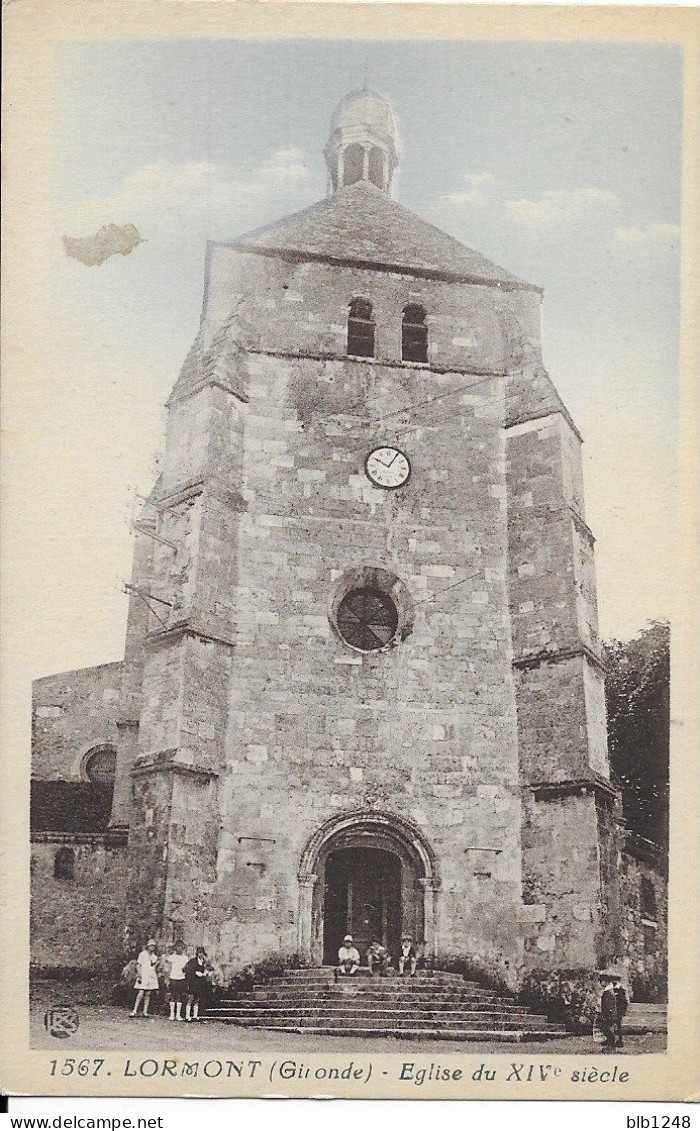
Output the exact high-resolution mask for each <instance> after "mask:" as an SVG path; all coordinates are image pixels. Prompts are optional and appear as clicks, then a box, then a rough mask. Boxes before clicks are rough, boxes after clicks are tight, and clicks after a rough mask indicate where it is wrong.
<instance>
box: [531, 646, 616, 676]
mask: <svg viewBox="0 0 700 1131" xmlns="http://www.w3.org/2000/svg"><path fill="white" fill-rule="evenodd" d="M575 656H585V658H586V659H587V660H588V661H589V662H590V663H591V664H593V666H594V667H596V668H598V669H599V670H600V671H601V672H604V671H605V664H604V663H603V661H602V659H601V657H600V656H597V655H596V653H595V652H593V651H592V650H591V649H590V648H589V647H588V646H587V645H586V644H579V645H578V647H576V648H562V649H560V650H559V651H557V652H547V651H542V652H533V653H532V655H530V656H518V657H516V658H515V659H514V660H513V667H514V668H521V669H523V670H528V669H529V668H538V667H539V666H540V664H558V663H562V662H563V661H564V660H571V659H573V658H574V657H575Z"/></svg>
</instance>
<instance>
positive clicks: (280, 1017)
mask: <svg viewBox="0 0 700 1131" xmlns="http://www.w3.org/2000/svg"><path fill="white" fill-rule="evenodd" d="M207 1017H216V1018H218V1019H219V1020H226V1019H230V1020H235V1021H240V1022H243V1023H246V1022H253V1023H256V1022H257V1023H260V1024H261V1023H262V1022H263V1021H269V1022H270V1023H271V1024H278V1023H290V1024H291V1023H297V1024H301V1023H305V1022H321V1023H322V1022H326V1023H327V1024H331V1023H333V1024H338V1025H343V1026H346V1025H348V1024H353V1023H354V1024H370V1023H372V1024H373V1023H374V1022H379V1023H380V1024H384V1025H393V1026H405V1025H407V1024H408V1025H410V1026H412V1025H414V1024H415V1025H418V1024H420V1025H424V1024H432V1025H436V1024H446V1025H447V1024H451V1023H453V1022H458V1023H460V1024H462V1023H463V1024H471V1025H472V1026H473V1027H474V1028H494V1027H495V1028H499V1027H501V1028H509V1029H510V1028H523V1027H524V1026H528V1027H529V1026H532V1025H538V1026H541V1027H542V1028H552V1029H555V1030H556V1029H558V1026H557V1025H554V1024H553V1023H552V1022H549V1021H545V1020H544V1019H542V1018H539V1017H536V1016H534V1015H533V1014H527V1013H521V1014H507V1013H505V1014H504V1013H484V1014H481V1015H479V1014H473V1013H469V1012H468V1011H466V1010H453V1011H450V1012H449V1013H442V1012H440V1011H435V1010H425V1011H423V1010H420V1011H416V1012H410V1013H399V1012H397V1011H395V1010H367V1009H365V1010H357V1011H354V1012H352V1013H345V1014H343V1013H326V1012H324V1011H323V1010H315V1009H312V1010H305V1009H299V1010H294V1009H284V1010H248V1011H242V1010H232V1009H231V1010H222V1009H208V1010H207Z"/></svg>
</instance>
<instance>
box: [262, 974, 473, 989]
mask: <svg viewBox="0 0 700 1131" xmlns="http://www.w3.org/2000/svg"><path fill="white" fill-rule="evenodd" d="M373 982H386V984H387V985H395V986H400V985H423V986H434V987H435V988H438V987H440V988H443V990H449V988H451V987H453V986H470V987H472V988H474V990H482V988H483V986H481V985H479V984H478V983H477V982H467V981H466V979H465V978H460V977H455V978H449V979H444V981H443V979H442V978H432V977H430V978H429V977H420V976H418V975H417V974H416V975H415V977H411V976H408V977H403V978H401V977H399V976H398V975H391V974H387V975H383V976H382V975H380V974H374V975H373V976H371V975H370V974H368V972H366V970H365V972H362V970H358V972H357V974H353V975H343V974H342V975H338V977H337V978H336V977H335V975H334V974H319V975H317V976H314V977H308V978H291V977H275V978H270V979H269V981H268V982H266V985H269V986H296V987H299V988H301V987H302V986H308V985H326V986H328V985H335V984H342V985H346V984H347V985H370V984H372V983H373Z"/></svg>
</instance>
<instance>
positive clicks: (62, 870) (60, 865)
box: [53, 848, 75, 880]
mask: <svg viewBox="0 0 700 1131" xmlns="http://www.w3.org/2000/svg"><path fill="white" fill-rule="evenodd" d="M53 877H54V879H55V880H72V879H74V877H75V852H74V851H73V849H72V848H59V850H58V852H57V853H56V856H55V857H54V862H53Z"/></svg>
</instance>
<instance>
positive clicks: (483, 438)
mask: <svg viewBox="0 0 700 1131" xmlns="http://www.w3.org/2000/svg"><path fill="white" fill-rule="evenodd" d="M273 267H274V270H272V269H270V272H271V277H270V278H269V279H267V280H266V287H267V288H268V289H267V290H266V291H265V293H266V294H267V293H269V287H271V286H272V285H273V284H275V285H276V274H275V272H276V270H277V267H276V265H273ZM358 274H362V275H363V278H362V279H361V280H358V278H357V276H358ZM304 276H305V280H306V282H305V285H306V289H307V294H308V304H307V306H306V309H312V308H313V310H315V312H316V318H317V319H319V320H320V317H321V313H320V311H321V308H322V304H324V305H325V307H326V310H324V311H323V315H324V317H325V318H326V319H327V320H328V323H329V327H330V326H331V325H332V322H331V320H332V319H334V318H336V317H337V314H336V313H335V312H334V311H335V306H338V308H339V309H343V310H344V311H346V309H347V302H348V301H349V298H350V297H352V296H353V295H354V294H356V293H358V291H359V293H364V294H367V293H368V289H367V288H368V287H369V286H370V284H371V286H372V288H373V289H372V290H370V291H369V296H370V298H371V300H372V301H373V302H374V303H375V310H376V312H377V316H378V321H381V320H380V319H379V313H380V299H381V296H382V295H383V296H384V297H385V299H388V297H389V295H390V294H391V296H392V303H393V304H396V302H397V301H400V296H398V298H397V294H396V279H393V280H391V282H392V284H393V291H391V290H390V288H389V287H388V281H387V279H386V278H385V277H384V276H380V277H374V276H371V275H370V274H368V273H367V272H364V273H358V272H355V271H347V272H339V271H338V270H337V269H336V270H335V272H333V273H332V278H333V286H332V287H331V286H330V282H329V281H327V279H326V268H325V267H323V266H319V265H314V268H313V271H312V270H311V268H310V267H309V265H306V267H305V268H304ZM341 276H342V286H343V303H342V305H339V300H338V289H339V283H338V279H339V277H341ZM268 284H269V287H268ZM407 285H409V284H407ZM420 285H421V286H422V285H423V281H422V280H421V281H420ZM410 286H411V287H413V288H415V286H416V280H411V281H410ZM427 286H428V287H429V288H437V284H435V283H433V282H432V281H431V282H430V283H429V284H427ZM479 291H484V292H486V289H485V288H481V289H479ZM421 293H422V294H423V295H424V294H425V292H424V291H423V292H421ZM435 293H437V292H435ZM463 293H464V294H465V295H466V293H467V288H464V289H463ZM253 297H254V298H255V300H256V302H257V303H260V302H261V301H262V298H263V294H262V292H261V293H257V294H255V295H254V296H253ZM411 297H413V298H415V297H416V296H415V294H411ZM478 297H479V300H480V301H483V302H485V301H486V299H488V300H489V301H490V302H491V303H492V312H491V316H492V318H493V306H494V297H496V298H497V297H498V296H492V295H488V294H487V295H486V297H485V298H484V296H482V295H481V293H479V295H478ZM229 298H230V296H229ZM280 301H285V300H284V299H281V300H280ZM242 305H245V310H246V312H247V314H248V316H250V310H251V307H252V306H253V305H254V303H253V301H252V298H251V300H250V301H246V304H242ZM426 305H428V303H426ZM331 308H333V310H331ZM299 309H300V308H297V310H296V314H295V321H294V322H290V324H289V328H288V333H289V337H290V340H291V339H292V337H293V335H294V337H295V339H296V340H297V341H298V338H299V334H298V321H299ZM301 309H303V308H301ZM452 309H453V310H454V308H452ZM399 310H400V307H399ZM443 314H444V308H441V309H439V310H438V311H436V310H435V309H434V304H433V307H432V308H430V317H431V319H433V320H435V319H436V318H439V316H442V315H443ZM275 317H276V316H275ZM454 317H455V318H456V317H457V316H456V314H454ZM462 320H465V321H469V317H468V314H467V315H465V314H464V313H462V314H461V317H460V321H462ZM447 322H448V319H447V318H445V319H444V323H443V324H444V325H445V326H446V324H447ZM437 324H438V323H437V322H435V325H437ZM265 325H267V323H266V324H265ZM273 329H274V335H273V334H272V331H271V332H270V334H269V335H268V338H267V339H266V340H269V338H270V337H273V336H274V338H275V342H276V343H277V342H279V341H280V339H282V338H283V337H284V333H285V330H284V326H283V325H282V322H281V320H280V319H278V318H277V317H276V320H275V322H274V327H273ZM331 332H336V331H331V329H330V328H329V333H331ZM378 332H379V331H378ZM447 332H448V330H447V328H445V329H444V330H443V333H444V334H445V335H446V334H447ZM250 333H251V331H250V330H249V334H250ZM337 333H340V331H337ZM344 333H345V330H344V328H343V329H342V334H343V335H344ZM451 333H452V336H453V337H456V336H458V335H459V333H461V329H460V327H459V326H458V325H455V324H454V323H453V326H452V330H451ZM485 337H486V340H488V342H489V343H491V342H492V340H493V335H492V333H491V332H490V330H489V332H488V333H487V334H486V335H485ZM433 340H434V341H435V340H437V339H436V338H435V337H434V338H433ZM338 343H339V344H340V345H341V347H342V351H344V348H345V342H344V338H343V341H342V343H340V339H338ZM317 344H318V343H317ZM303 345H304V343H303V344H302V348H303ZM489 348H491V346H490V345H489ZM491 362H492V358H491V357H490V355H487V354H484V355H483V356H482V357H481V358H480V359H479V362H478V365H476V364H475V367H476V368H477V369H478V368H479V367H482V369H483V368H486V367H487V366H489V365H491ZM219 378H220V379H222V380H225V381H226V382H227V383H229V384H230V385H235V387H236V388H238V389H239V390H241V391H242V392H244V394H245V397H246V398H247V400H248V405H247V407H245V409H244V410H243V409H240V408H239V409H238V410H237V411H238V412H239V413H240V415H241V416H242V420H243V423H244V427H245V432H244V437H243V448H242V451H243V455H244V459H245V463H244V467H243V470H242V475H241V477H240V479H239V480H238V481H236V480H235V479H233V480H232V482H231V487H232V488H235V489H236V490H237V491H239V493H240V496H241V499H242V504H243V506H242V511H241V515H240V518H239V522H240V528H239V532H238V537H237V551H236V557H237V561H238V567H237V571H236V577H235V581H236V584H235V587H234V592H235V610H236V620H235V632H236V635H235V652H234V660H233V678H232V683H231V687H230V691H229V696H230V699H229V702H230V715H229V728H228V735H227V740H226V753H225V759H224V764H223V766H222V774H223V777H222V780H221V782H220V786H219V792H220V801H219V805H220V814H221V832H220V838H219V851H218V863H219V868H218V881H217V885H216V890H215V891H214V892H212V893H211V894H208V897H207V899H206V900H204V901H202V905H201V906H198V907H196V908H195V907H194V905H193V900H194V893H193V892H192V891H190V892H189V894H188V892H187V891H186V890H185V891H184V892H183V899H184V900H187V899H189V903H188V904H187V906H186V907H185V908H182V907H181V908H179V909H178V910H177V912H176V913H175V912H173V918H174V919H177V918H178V917H179V918H181V919H184V921H185V922H186V923H191V924H192V925H193V929H194V930H196V932H197V934H198V937H202V938H204V939H205V940H206V942H207V943H208V944H209V945H210V946H211V947H212V950H213V952H214V953H217V954H218V955H219V957H220V960H221V961H222V963H223V964H224V966H226V964H229V965H231V964H232V963H236V962H239V963H240V962H243V961H249V960H251V959H253V958H255V957H260V956H261V954H263V953H265V952H269V951H270V950H280V949H284V950H287V951H288V950H290V949H291V950H293V949H296V944H297V938H298V928H299V924H298V922H297V911H298V900H299V891H298V881H297V871H298V868H299V861H300V859H301V856H302V852H303V849H304V846H305V844H306V842H307V840H308V839H309V837H310V836H311V835H312V834H313V833H314V832H315V831H316V830H317V829H318V827H319V826H320V825H321V824H323V822H324V821H325V820H327V819H328V818H329V817H331V816H333V815H335V814H337V813H339V812H349V811H365V812H366V811H370V812H371V811H373V810H375V811H379V810H381V811H382V812H390V813H391V812H393V813H396V814H397V815H399V816H405V817H406V818H408V819H409V820H411V821H412V822H414V823H415V824H416V825H417V826H418V827H419V828H420V829H421V830H422V831H423V833H424V835H425V836H426V837H427V838H428V840H429V841H430V843H431V844H432V845H433V846H434V848H435V851H436V853H437V855H438V857H439V860H440V868H441V880H442V891H443V893H444V894H442V896H441V903H442V912H441V915H442V919H441V923H440V932H441V939H440V945H441V947H442V948H443V949H450V950H452V951H453V952H459V951H471V952H473V951H474V950H482V951H484V952H494V951H496V950H503V951H507V952H508V953H509V954H511V955H515V954H516V952H517V950H518V941H517V940H518V934H519V928H518V925H517V918H518V906H519V904H520V847H519V811H520V801H519V783H518V766H517V751H516V742H515V729H514V727H515V718H514V711H513V690H512V678H511V672H510V664H509V656H510V651H509V649H510V638H509V624H508V617H507V594H506V590H505V573H504V569H505V545H506V539H505V526H504V520H505V512H504V460H503V433H502V424H503V411H504V410H503V392H502V388H501V385H500V384H499V380H498V377H497V376H494V377H493V378H492V379H487V380H486V381H482V382H480V383H479V384H478V386H477V387H476V388H475V389H474V390H473V391H471V390H464V391H462V390H461V388H460V385H461V384H465V383H466V382H465V380H464V378H463V376H462V375H461V374H453V373H447V374H441V373H434V372H431V371H430V370H427V369H426V368H425V367H420V366H417V365H405V366H403V365H393V366H389V365H381V364H379V363H378V362H376V363H374V364H372V363H365V362H358V361H355V360H337V359H333V358H329V359H318V360H314V359H304V358H300V359H295V358H292V357H289V358H275V357H270V356H266V355H265V354H264V353H260V352H257V351H256V352H251V353H248V354H247V356H246V357H245V359H244V360H239V363H238V368H237V369H236V372H235V373H230V372H226V373H225V374H221V373H219ZM242 382H243V383H242ZM197 395H198V396H199V395H200V394H197ZM431 396H436V397H437V398H438V400H437V402H436V404H435V406H432V407H431V406H428V407H427V408H424V409H423V410H422V411H421V412H420V413H419V414H418V415H416V414H415V413H414V412H413V411H412V409H411V407H410V406H412V405H414V404H416V403H417V402H425V400H426V398H429V397H431ZM443 401H446V404H444V405H443V404H442V402H443ZM403 406H409V407H408V411H407V412H405V413H404V411H402V408H403ZM180 415H181V410H178V418H179V416H180ZM368 417H369V419H370V421H371V420H375V421H377V422H376V423H375V424H371V423H368ZM379 418H381V424H379V426H378V423H379ZM187 427H188V429H189V427H190V426H189V425H188V426H187ZM211 427H212V432H213V433H214V432H215V433H216V434H217V435H219V436H220V435H221V432H220V428H219V425H218V424H217V423H216V422H212V424H211ZM173 428H177V424H176V422H175V417H173ZM392 440H393V441H396V442H397V443H400V445H401V446H402V447H403V448H404V449H405V450H406V451H407V453H408V454H409V456H410V458H411V460H412V464H413V474H412V477H411V480H410V482H409V484H408V486H407V487H406V488H404V489H403V490H402V491H401V492H396V493H393V494H391V493H387V492H381V491H378V490H376V489H374V488H372V487H371V486H370V484H369V482H368V481H367V480H366V477H365V476H364V473H363V461H364V456H365V454H366V452H367V451H368V450H369V448H371V447H372V446H373V445H374V443H379V442H391V441H392ZM168 450H169V451H170V453H171V457H172V458H171V461H168V460H167V459H166V467H165V469H164V481H166V482H167V483H169V484H170V485H171V486H172V485H174V484H175V483H176V482H177V481H178V480H179V481H180V482H182V481H183V479H184V478H186V476H187V475H191V474H192V472H191V458H192V457H191V452H192V448H191V446H190V445H183V444H182V443H181V441H179V440H178V439H177V438H176V437H172V438H171V439H170V440H169V445H168ZM200 450H201V441H200ZM233 457H234V452H231V451H230V450H226V449H225V448H224V449H223V450H222V451H221V456H220V458H221V461H224V462H225V463H227V464H228V465H230V464H231V461H232V459H233ZM186 467H187V468H188V469H187V470H185V468H186ZM207 474H208V475H210V476H216V477H217V478H218V479H220V478H221V475H220V471H219V468H218V467H217V466H216V465H215V464H212V465H210V466H209V468H208V471H207ZM230 553H231V550H230V549H229V554H230ZM214 558H216V552H215V553H214ZM207 559H208V545H207V544H205V542H204V541H201V542H200V546H199V558H198V565H197V569H198V570H201V572H202V576H205V575H207V565H206V561H207ZM365 566H375V567H377V566H379V567H382V568H384V569H386V570H387V571H390V572H391V574H393V575H395V576H397V577H398V578H399V579H400V582H401V584H402V585H403V586H404V587H405V590H406V592H407V602H406V606H407V610H408V609H410V613H408V614H407V616H408V621H410V623H408V622H407V623H406V624H405V625H404V639H403V640H402V642H401V644H400V645H399V646H398V647H397V648H395V649H390V650H389V651H387V652H386V653H383V654H381V655H361V654H360V653H357V652H355V651H353V650H352V649H349V648H348V647H347V645H345V644H344V643H343V642H342V641H341V640H340V639H339V638H338V636H337V634H336V632H335V630H334V628H333V624H332V610H333V602H334V597H335V596H336V594H337V592H338V589H339V587H340V586H342V584H343V581H344V578H345V577H346V576H347V574H348V573H349V572H350V571H353V570H356V569H358V568H362V567H365ZM208 576H210V577H214V576H215V572H214V571H209V574H208ZM448 587H449V592H448ZM443 589H444V590H445V593H444V595H440V591H441V590H443ZM214 607H215V601H210V608H214ZM208 630H209V631H210V632H211V633H212V635H219V634H222V635H223V633H221V630H220V628H219V627H218V626H217V624H216V617H215V616H214V617H212V618H211V620H210V623H209V629H208ZM212 686H216V687H217V688H220V682H219V678H218V676H215V677H214V679H213V682H212ZM194 709H195V706H194V700H193V701H192V703H191V705H190V706H189V707H188V706H185V708H184V714H185V716H187V714H188V712H189V711H191V710H194ZM200 734H201V728H200ZM200 746H201V743H200ZM282 813H283V814H284V818H283V819H282V820H280V815H281V814H282ZM242 846H244V847H242ZM253 850H254V851H255V854H256V859H255V860H253V861H252V862H251V860H250V855H251V851H253ZM477 850H478V851H477ZM261 853H263V855H264V856H265V859H260V860H258V859H257V856H258V855H260V854H261ZM484 855H486V856H487V857H488V858H489V867H488V868H487V867H485V866H484ZM244 857H245V859H244ZM176 872H177V870H176V869H173V875H176ZM174 882H175V884H177V881H174ZM180 886H182V887H186V885H180ZM495 906H498V907H499V914H498V915H496V916H494V907H495Z"/></svg>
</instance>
